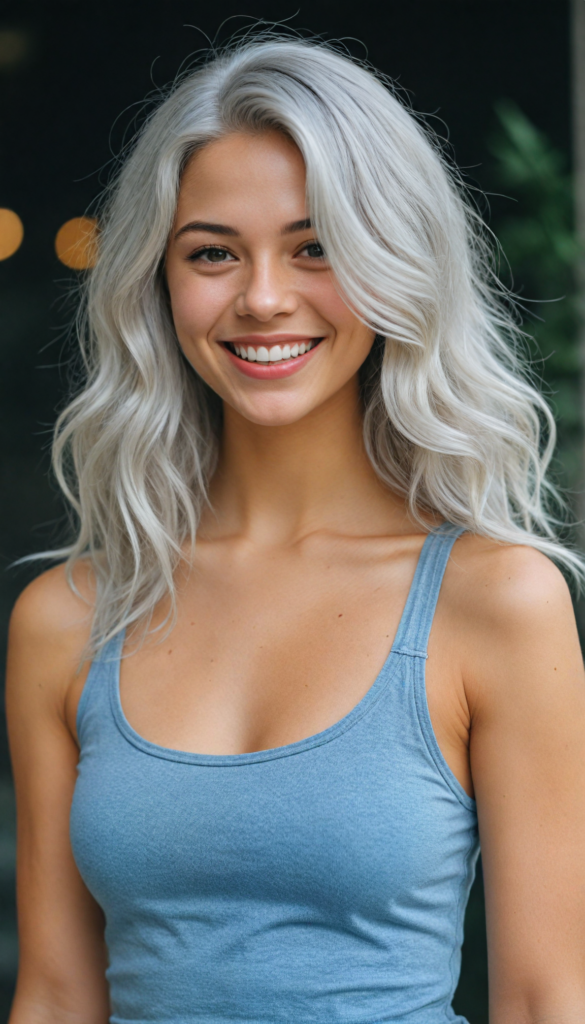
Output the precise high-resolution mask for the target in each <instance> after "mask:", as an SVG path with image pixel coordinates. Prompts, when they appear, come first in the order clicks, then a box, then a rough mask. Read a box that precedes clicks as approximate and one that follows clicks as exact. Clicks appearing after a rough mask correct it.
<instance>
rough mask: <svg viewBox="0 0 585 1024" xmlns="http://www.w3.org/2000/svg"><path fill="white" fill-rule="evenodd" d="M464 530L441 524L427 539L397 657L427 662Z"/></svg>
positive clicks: (398, 638) (395, 646)
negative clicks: (440, 604)
mask: <svg viewBox="0 0 585 1024" xmlns="http://www.w3.org/2000/svg"><path fill="white" fill-rule="evenodd" d="M464 532H465V527H463V526H454V525H453V524H452V523H442V524H441V526H439V527H438V528H437V529H436V530H433V531H432V532H431V533H429V535H428V536H427V538H426V540H425V542H424V544H423V546H422V551H421V553H420V556H419V560H418V565H417V567H416V572H415V574H414V579H413V581H412V586H411V588H410V592H409V595H408V598H407V601H406V605H405V607H404V612H403V613H402V618H401V620H400V625H399V627H398V632H397V633H396V638H395V640H394V643H393V645H392V651H393V652H394V654H406V655H408V656H409V657H411V658H426V657H428V655H427V644H428V640H429V634H430V632H431V626H432V624H433V617H434V614H435V608H436V606H437V601H438V598H439V591H440V589H441V583H442V582H443V576H444V574H445V569H446V568H447V562H448V561H449V556H450V554H451V548H452V547H453V544H454V543H455V541H456V540H457V538H458V537H460V536H461V534H462V533H464Z"/></svg>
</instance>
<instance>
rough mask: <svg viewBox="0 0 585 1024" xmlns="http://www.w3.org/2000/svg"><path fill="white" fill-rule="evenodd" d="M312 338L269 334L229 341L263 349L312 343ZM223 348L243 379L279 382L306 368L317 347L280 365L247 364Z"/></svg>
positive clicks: (250, 335)
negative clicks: (273, 346) (262, 346)
mask: <svg viewBox="0 0 585 1024" xmlns="http://www.w3.org/2000/svg"><path fill="white" fill-rule="evenodd" d="M313 340H314V339H313V338H310V337H307V335H298V334H271V335H269V336H265V335H262V334H246V335H241V336H239V337H237V338H230V339H229V341H230V343H231V344H232V345H258V346H260V345H264V347H265V348H271V347H272V345H286V344H291V343H292V344H294V343H295V342H297V343H299V344H300V343H301V342H303V341H304V342H307V341H313ZM223 348H224V350H225V352H226V353H227V356H228V358H229V359H230V361H231V363H232V365H233V366H235V367H236V368H237V369H238V370H239V371H240V373H243V374H244V376H245V377H252V378H254V379H255V380H281V379H282V378H284V377H290V376H292V374H293V373H296V372H297V371H298V370H302V368H303V366H306V365H307V363H308V362H309V361H310V360H311V358H312V357H313V356H314V355H315V352H316V351H317V349H318V348H319V345H315V346H314V347H313V348H312V349H311V351H310V352H305V354H304V355H303V356H297V357H296V359H287V360H286V361H284V362H281V363H254V362H248V361H247V360H245V359H240V358H239V357H238V356H236V355H234V353H233V352H232V351H231V349H229V348H228V347H227V344H225V343H224V345H223Z"/></svg>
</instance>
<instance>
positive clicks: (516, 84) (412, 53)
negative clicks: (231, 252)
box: [0, 0, 571, 1024]
mask: <svg viewBox="0 0 585 1024" xmlns="http://www.w3.org/2000/svg"><path fill="white" fill-rule="evenodd" d="M234 15H236V16H237V18H236V19H235V20H229V21H227V23H225V24H224V25H223V28H221V25H222V22H225V19H231V18H232V16H234ZM242 15H245V16H246V17H245V18H243V17H242ZM260 18H264V19H267V20H268V21H274V20H282V19H290V22H289V23H290V24H291V25H292V26H293V27H294V28H297V29H299V30H307V31H308V32H309V33H317V34H322V35H323V37H324V38H326V39H332V38H340V37H342V38H344V39H345V40H346V43H347V45H348V47H349V49H350V51H351V52H352V53H354V54H356V55H358V56H366V55H367V56H368V58H369V59H370V60H371V62H372V63H373V64H374V65H376V66H378V67H380V68H381V69H382V70H383V71H384V72H386V73H387V74H389V75H390V76H391V77H393V78H394V79H396V80H398V82H399V84H400V86H401V87H402V88H404V89H406V90H407V91H408V93H409V95H410V97H411V99H412V102H413V104H414V106H415V108H416V109H417V110H419V111H422V112H424V113H426V114H427V115H429V116H430V118H431V123H433V124H434V126H435V127H436V128H437V129H438V130H439V132H440V133H441V134H442V135H447V136H448V138H449V140H450V143H451V145H452V149H453V153H454V155H455V157H456V159H457V161H458V163H459V164H460V166H462V167H463V168H464V169H465V173H466V175H467V179H468V181H469V182H470V183H471V184H475V185H478V186H479V187H481V188H483V189H486V190H488V191H489V190H490V189H492V188H493V187H494V186H493V181H494V179H493V176H492V171H491V166H490V155H489V149H488V145H487V142H488V139H489V138H490V133H492V131H493V129H494V113H493V109H494V102H495V101H497V100H499V99H501V98H510V99H512V100H514V101H515V102H516V103H517V104H518V105H519V107H520V108H521V109H522V110H523V111H524V113H525V114H526V115H527V116H528V117H529V118H530V120H531V121H532V122H533V123H534V124H535V125H536V126H537V127H538V128H540V129H542V130H543V131H544V132H545V133H546V134H547V135H548V137H549V139H550V140H551V141H552V142H553V144H554V145H555V146H556V147H557V148H558V149H559V150H561V151H564V152H565V153H567V154H568V155H570V145H571V139H570V124H571V111H570V66H569V8H568V3H567V2H566V0H382V2H372V0H361V2H359V3H352V2H348V0H311V2H306V0H291V2H290V3H288V2H287V0H265V2H261V0H246V2H245V4H242V2H241V0H240V2H238V3H235V2H232V0H229V2H223V3H221V4H217V3H216V4H209V3H205V4H204V3H200V2H187V0H166V2H165V0H141V2H140V3H138V2H135V0H129V2H124V0H117V2H115V3H114V2H112V0H104V2H99V0H46V2H42V0H37V2H30V0H18V2H7V0H4V2H2V3H0V207H9V208H11V209H13V210H15V211H16V212H17V213H18V214H19V216H20V217H21V219H22V221H23V223H24V228H25V238H24V242H23V244H22V246H21V248H20V250H19V251H18V252H17V253H16V254H15V255H14V256H13V257H12V258H11V259H8V260H6V261H4V262H2V263H0V453H1V454H0V457H1V467H0V475H1V476H0V478H1V501H0V615H1V616H2V620H3V625H4V623H5V622H6V621H7V617H8V613H9V608H10V606H11V604H12V602H13V600H14V598H15V597H16V595H17V593H18V591H19V590H20V589H21V588H22V586H23V585H24V584H25V582H26V581H27V579H29V578H30V577H31V575H32V574H34V572H35V571H38V569H36V570H33V569H30V568H24V569H23V568H21V569H18V570H17V569H14V568H10V564H11V562H12V561H13V560H14V559H15V558H18V557H20V556H23V555H26V554H28V553H30V552H32V551H35V550H39V549H42V548H45V547H47V546H50V545H52V544H54V543H55V542H56V541H57V540H58V539H59V536H60V535H61V534H62V522H63V519H62V515H63V513H62V506H61V504H60V501H59V499H58V496H57V494H56V488H55V486H54V485H53V484H52V483H50V481H49V476H48V454H47V449H48V445H49V440H50V427H51V424H52V422H53V420H54V417H55V410H56V408H58V407H59V405H60V404H61V403H62V402H63V397H64V394H65V391H66V387H67V365H68V361H69V359H70V356H71V353H72V351H73V348H74V345H73V342H72V340H71V338H70V336H69V334H68V330H67V328H68V324H69V323H70V320H71V315H72V309H73V305H72V303H73V298H72V295H74V286H75V281H76V277H75V273H74V272H71V271H68V270H66V268H64V267H63V266H62V265H61V264H60V263H59V262H58V260H57V258H56V256H55V252H54V238H55V234H56V232H57V230H58V228H59V227H60V226H61V224H62V223H63V222H64V221H66V220H68V219H69V218H71V217H75V216H79V215H81V214H83V213H84V212H85V211H86V209H87V207H88V205H89V204H90V203H91V201H92V200H93V199H94V198H95V196H96V195H97V194H98V192H99V191H100V190H101V188H102V187H103V185H104V183H105V181H106V180H107V175H108V165H109V162H110V161H111V159H112V154H115V153H117V152H119V150H120V147H121V144H122V140H123V138H124V133H125V131H127V130H128V129H129V128H130V127H131V125H132V121H133V118H134V117H135V116H136V114H137V113H139V110H140V106H139V105H140V104H141V101H142V100H143V98H144V97H145V95H146V94H147V93H150V92H152V90H153V88H155V87H160V86H163V85H164V84H166V83H167V82H168V81H169V80H170V79H172V78H173V77H174V75H175V74H176V73H177V71H178V69H179V67H180V65H181V63H182V62H183V61H184V60H185V59H187V58H189V56H190V55H192V54H193V53H194V52H195V51H197V50H199V49H200V48H201V47H203V46H205V45H206V38H205V36H206V34H207V36H211V37H215V36H216V34H217V33H218V31H219V38H220V39H224V40H225V39H226V38H227V37H228V36H229V35H230V34H231V33H232V32H233V31H235V30H236V29H238V28H242V27H243V26H244V25H245V24H252V23H253V22H254V20H255V19H260ZM194 26H195V27H194ZM7 30H15V31H17V32H18V33H20V34H19V36H18V39H19V40H20V42H19V44H18V45H19V46H20V51H19V55H16V56H15V54H14V52H13V56H12V57H10V54H9V55H8V58H7V57H6V53H4V57H3V56H2V53H3V51H2V32H3V31H4V32H6V31H7ZM11 38H12V39H13V42H14V37H11ZM510 206H511V200H507V199H504V198H500V197H497V196H494V197H492V198H491V199H490V209H489V210H488V211H487V215H488V217H490V218H491V220H492V222H493V223H494V224H495V225H496V226H497V219H498V216H500V215H502V214H503V213H504V214H505V213H509V212H510ZM486 210H487V207H486ZM490 211H491V212H490ZM2 637H3V638H4V628H3V632H2ZM0 726H1V727H2V728H1V729H0V1020H5V1019H6V1017H7V1013H8V1006H9V1000H10V993H11V989H12V984H13V976H14V970H15V965H16V940H15V926H14V906H13V871H14V869H13V862H14V839H13V836H14V814H13V801H12V791H11V784H10V769H9V761H8V756H7V750H6V743H5V739H4V728H3V720H2V721H0ZM456 1005H457V1008H458V1009H459V1011H460V1012H462V1013H466V1014H467V1015H468V1017H469V1020H470V1021H471V1024H486V1022H487V1009H486V964H485V939H484V919H483V906H482V893H481V882H480V881H478V883H476V886H475V888H474V890H473V894H472V899H471V902H470V907H469V911H468V919H467V927H466V944H465V949H464V969H463V977H462V982H461V985H460V990H459V995H458V1000H457V1003H456Z"/></svg>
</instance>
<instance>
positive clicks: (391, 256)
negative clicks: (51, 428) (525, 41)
mask: <svg viewBox="0 0 585 1024" xmlns="http://www.w3.org/2000/svg"><path fill="white" fill-rule="evenodd" d="M101 227H102V230H101V240H100V256H99V260H98V263H97V266H96V267H95V269H94V270H93V272H92V274H91V280H90V281H89V284H88V293H87V305H86V314H85V317H84V318H83V320H82V328H83V330H82V342H83V344H84V350H85V357H86V365H87V371H88V376H87V383H86V385H85V387H84V388H83V389H82V390H81V391H80V393H79V394H78V395H77V396H76V397H75V398H74V400H73V401H72V403H71V404H70V406H69V407H68V409H67V410H66V411H65V413H64V414H63V415H62V417H61V419H60V421H59V424H58V428H57V439H56V449H55V460H56V468H57V473H58V476H59V480H60V482H61V484H62V486H63V487H64V489H65V493H66V494H67V496H68V497H69V499H70V500H71V502H72V504H73V506H74V508H75V510H76V513H77V516H78V521H79V532H78V536H77V540H76V541H75V543H74V544H73V545H72V547H71V548H70V549H69V550H68V551H67V552H66V554H67V556H68V560H67V562H66V564H65V565H59V566H57V567H56V568H54V569H52V570H51V571H49V572H47V573H45V574H44V575H42V576H40V578H39V579H37V580H36V581H35V582H34V583H33V584H32V585H31V586H30V587H28V588H27V590H26V591H25V592H24V594H23V595H22V597H21V599H20V600H19V602H18V604H17V607H16V610H15V612H14V616H13V621H12V631H11V646H10V671H9V682H8V714H9V723H10V740H11V748H12V755H13V759H14V771H15V779H16V788H17V797H18V820H19V862H18V899H19V913H20V929H21V931H20V934H21V967H20V975H19V980H18V987H17V993H16V998H15V1001H14V1008H13V1011H12V1016H11V1018H10V1021H11V1024H40V1022H42V1024H53V1022H54V1024H57V1022H58V1024H63V1022H65V1021H68V1022H74V1024H105V1022H106V1021H107V1020H108V1019H109V1020H111V1021H112V1022H115V1024H131V1022H132V1024H139V1022H140V1024H145V1022H147V1021H148V1022H155V1024H212V1022H213V1024H236V1022H237V1024H258V1022H267V1024H291V1022H295V1024H308V1022H314V1024H333V1022H340V1024H374V1022H382V1021H387V1022H395V1024H440V1022H446V1021H462V1018H461V1017H457V1016H456V1015H455V1013H454V1011H453V1010H452V1009H451V1000H452V996H453V992H454V990H455V987H456V984H457V978H458V973H459V966H460V947H461V941H462V926H463V915H464V910H465V904H466V900H467V895H468V892H469V887H470V884H471V880H472V876H473V872H474V865H475V861H476V855H477V851H478V834H479V838H480V839H481V845H482V852H483V866H484V872H485V885H486V896H487V919H488V932H489V970H490V998H491V1018H490V1019H491V1022H492V1024H519V1022H522V1024H532V1022H534V1024H536V1022H537V1021H538V1022H542V1021H544V1020H546V1021H553V1020H554V1021H555V1024H576V1022H577V1021H583V1020H585V764H584V750H585V686H584V674H583V667H582V660H581V655H580V651H579V644H578V640H577V634H576V629H575V622H574V618H573V613H572V607H571V601H570V598H569V593H568V589H567V586H566V585H565V582H564V580H563V576H562V575H561V573H560V572H559V570H558V569H557V568H556V567H555V565H554V564H553V561H552V560H551V559H553V560H555V561H556V562H558V563H560V564H561V565H563V566H564V567H565V568H566V569H567V570H569V571H572V572H573V574H574V575H576V576H579V575H580V574H582V571H583V570H582V563H581V562H580V560H579V557H578V556H577V555H576V554H574V553H572V552H571V551H569V550H568V549H566V548H565V547H563V546H562V545H561V544H560V543H559V542H558V541H557V540H556V539H555V536H554V532H553V529H552V526H551V520H550V518H549V516H548V514H547V511H546V503H545V498H546V495H547V491H546V484H545V482H544V477H543V474H544V471H545V469H546V465H547V462H548V459H549V457H550V448H551V444H552V438H553V433H554V425H553V424H552V421H551V418H550V413H549V412H548V410H547V409H546V406H545V404H544V402H543V400H542V399H541V398H540V397H539V396H538V394H537V392H536V391H535V390H534V389H533V388H532V387H531V385H530V383H529V382H528V381H527V379H526V378H525V377H524V376H522V373H521V368H520V367H519V365H518V363H517V360H516V357H515V355H514V341H515V328H514V325H513V322H512V321H511V319H510V317H509V316H508V314H507V313H506V310H505V307H504V306H503V305H502V304H501V303H500V302H499V299H498V293H497V289H495V286H494V288H492V287H491V286H490V283H489V282H490V271H489V264H488V262H487V257H486V255H485V249H484V244H483V243H482V241H481V235H480V234H478V232H479V231H480V229H479V227H478V226H477V225H476V217H475V215H474V214H473V212H471V211H470V209H469V208H468V207H467V206H466V203H465V200H464V197H463V194H462V190H461V188H460V186H459V184H458V182H457V180H456V179H455V177H454V176H453V174H452V173H451V172H450V171H449V170H448V169H447V168H446V167H445V165H444V163H443V161H442V157H441V154H440V152H439V149H438V147H437V146H436V145H435V144H434V143H433V141H432V139H429V137H428V135H427V134H426V133H425V131H424V130H423V129H422V128H421V127H420V125H419V124H418V123H417V122H416V120H415V119H414V118H413V116H412V115H411V114H410V113H409V112H408V111H407V110H406V109H405V108H404V107H403V106H401V105H400V103H399V102H398V101H397V100H396V98H394V97H393V95H392V93H391V92H390V91H389V90H388V89H387V88H386V87H385V85H384V83H383V82H381V81H380V80H379V79H378V78H377V77H376V76H375V75H374V74H372V73H371V72H370V71H368V70H366V69H364V68H363V67H361V66H359V65H357V64H355V63H353V62H351V61H350V60H349V59H347V58H346V57H344V56H342V55H340V54H339V53H336V52H335V51H334V50H332V49H330V48H327V47H326V46H322V45H313V44H309V43H304V42H300V41H295V40H286V39H279V38H264V39H260V40H257V41H256V42H253V43H249V44H247V45H245V46H243V47H241V48H236V49H234V50H232V51H231V52H229V53H227V54H224V55H223V56H220V57H219V58H216V59H214V60H212V61H211V62H210V63H209V64H208V65H206V66H205V67H203V68H202V69H200V70H198V71H197V72H196V73H194V74H191V75H189V76H188V77H186V78H185V79H184V80H183V81H182V82H181V83H180V84H179V85H178V86H177V87H176V88H175V89H174V91H173V92H172V93H171V95H170V96H169V97H168V98H167V99H166V100H165V101H164V102H163V103H162V105H161V106H160V107H159V108H158V110H157V111H156V112H155V113H154V114H153V115H152V116H151V117H150V118H149V120H148V121H147V123H146V125H145V127H144V129H143V131H142V133H141V135H140V137H139V138H138V140H137V142H136V144H135V146H134V148H133V151H132V153H131V155H130V157H129V159H128V160H127V162H126V164H125V166H124V167H123V168H122V170H121V173H120V175H119V180H118V182H117V185H116V187H115V188H114V190H113V192H112V194H111V196H110V198H109V200H108V204H107V208H106V209H105V210H104V214H103V217H102V225H101ZM543 423H544V425H545V426H546V429H547V432H548V438H549V442H548V445H545V446H544V449H543V444H542V440H541V437H540V434H539V431H540V427H541V425H542V424H543Z"/></svg>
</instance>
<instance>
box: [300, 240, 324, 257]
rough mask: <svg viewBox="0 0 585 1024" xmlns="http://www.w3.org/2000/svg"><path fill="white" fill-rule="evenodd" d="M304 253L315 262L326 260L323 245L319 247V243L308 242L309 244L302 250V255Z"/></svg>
mask: <svg viewBox="0 0 585 1024" xmlns="http://www.w3.org/2000/svg"><path fill="white" fill-rule="evenodd" d="M302 253H306V254H307V256H309V257H310V258H311V259H313V260H324V259H325V250H324V248H323V246H322V245H319V242H307V244H306V245H305V246H303V248H302V249H301V254H302ZM299 255H300V254H299Z"/></svg>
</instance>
